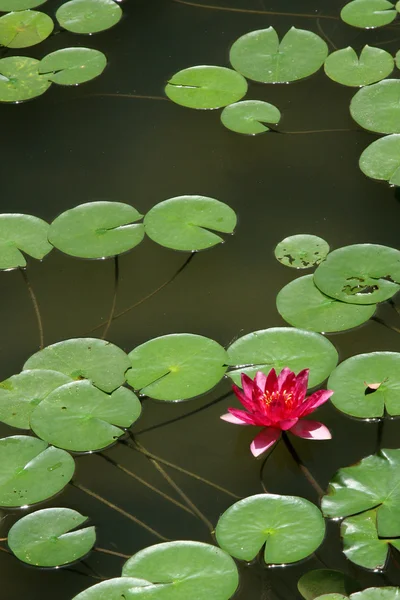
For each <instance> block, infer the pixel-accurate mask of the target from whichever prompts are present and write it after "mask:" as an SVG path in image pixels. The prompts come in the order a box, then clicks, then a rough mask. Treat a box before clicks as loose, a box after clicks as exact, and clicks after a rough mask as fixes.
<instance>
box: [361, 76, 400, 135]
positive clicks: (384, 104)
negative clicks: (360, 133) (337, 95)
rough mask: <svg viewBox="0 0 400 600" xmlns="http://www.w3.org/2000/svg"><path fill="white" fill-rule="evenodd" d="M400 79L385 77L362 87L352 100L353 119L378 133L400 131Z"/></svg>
mask: <svg viewBox="0 0 400 600" xmlns="http://www.w3.org/2000/svg"><path fill="white" fill-rule="evenodd" d="M399 98H400V80H399V79H384V80H383V81H379V82H378V83H374V84H373V85H368V86H366V87H363V88H361V90H359V91H358V92H357V93H356V94H355V96H353V99H352V101H351V102H350V113H351V116H352V117H353V119H354V120H355V121H356V123H358V124H359V125H361V127H363V128H364V129H368V130H369V131H375V132H376V133H400V104H399Z"/></svg>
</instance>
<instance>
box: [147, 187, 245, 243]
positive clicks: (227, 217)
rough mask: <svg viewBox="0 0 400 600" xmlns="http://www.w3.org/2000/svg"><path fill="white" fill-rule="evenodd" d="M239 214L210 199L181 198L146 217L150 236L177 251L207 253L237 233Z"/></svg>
mask: <svg viewBox="0 0 400 600" xmlns="http://www.w3.org/2000/svg"><path fill="white" fill-rule="evenodd" d="M236 221H237V219H236V214H235V211H233V210H232V209H231V208H230V207H229V206H228V205H227V204H224V203H223V202H219V200H215V199H214V198H207V197H206V196H178V197H176V198H170V199H169V200H165V201H164V202H160V203H159V204H156V205H155V206H154V207H153V208H152V209H151V210H150V211H149V212H148V213H147V215H146V216H145V218H144V227H145V231H146V233H147V235H148V236H149V237H150V238H151V239H152V240H153V241H154V242H157V244H160V245H161V246H166V247H167V248H173V249H174V250H186V251H195V250H204V249H205V248H211V246H215V245H216V244H219V243H221V242H223V241H224V240H223V238H222V237H221V236H219V235H217V234H216V233H214V232H216V231H218V232H221V233H233V230H234V229H235V227H236Z"/></svg>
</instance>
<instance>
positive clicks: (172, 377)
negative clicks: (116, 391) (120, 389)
mask: <svg viewBox="0 0 400 600" xmlns="http://www.w3.org/2000/svg"><path fill="white" fill-rule="evenodd" d="M129 358H130V361H131V365H132V369H130V370H129V371H128V372H127V373H126V378H127V381H128V383H129V385H131V386H132V387H133V388H134V389H136V390H140V392H141V394H144V395H146V396H150V398H155V399H157V400H168V401H177V400H187V399H188V398H193V397H195V396H199V395H200V394H205V392H208V391H209V390H210V389H212V388H213V387H214V386H215V385H217V383H218V382H219V381H220V380H221V379H222V377H223V376H224V374H225V371H226V366H225V365H226V361H227V355H226V352H225V350H224V348H223V347H222V346H220V345H219V344H218V343H217V342H214V340H210V339H209V338H206V337H203V336H201V335H193V334H190V333H175V334H171V335H165V336H162V337H158V338H155V339H153V340H150V341H149V342H146V343H145V344H142V345H141V346H138V347H137V348H135V349H134V350H132V352H131V353H130V354H129Z"/></svg>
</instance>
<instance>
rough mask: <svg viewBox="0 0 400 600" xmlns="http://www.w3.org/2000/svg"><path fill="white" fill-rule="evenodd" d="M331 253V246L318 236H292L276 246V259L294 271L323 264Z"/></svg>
mask: <svg viewBox="0 0 400 600" xmlns="http://www.w3.org/2000/svg"><path fill="white" fill-rule="evenodd" d="M328 252H329V244H328V243H327V242H326V241H325V240H323V239H322V238H320V237H318V236H316V235H308V234H307V233H300V234H298V235H291V236H289V237H287V238H285V239H284V240H282V241H281V242H279V244H278V245H277V246H276V248H275V257H276V259H277V260H279V262H281V263H282V264H283V265H286V266H287V267H293V268H294V269H309V268H310V267H315V266H316V265H319V263H320V262H322V261H323V260H324V259H325V257H326V255H327V254H328Z"/></svg>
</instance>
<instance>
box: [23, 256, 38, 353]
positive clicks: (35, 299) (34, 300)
mask: <svg viewBox="0 0 400 600" xmlns="http://www.w3.org/2000/svg"><path fill="white" fill-rule="evenodd" d="M19 271H20V273H21V275H22V279H23V280H24V281H25V284H26V287H27V289H28V292H29V295H30V297H31V300H32V305H33V309H34V311H35V315H36V321H37V325H38V329H39V349H40V350H43V348H44V334H43V323H42V317H41V314H40V309H39V304H38V301H37V298H36V294H35V292H34V290H33V287H32V284H31V282H30V281H29V278H28V275H27V273H26V270H25V269H22V268H20V270H19Z"/></svg>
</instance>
